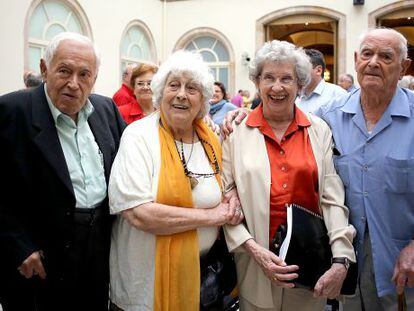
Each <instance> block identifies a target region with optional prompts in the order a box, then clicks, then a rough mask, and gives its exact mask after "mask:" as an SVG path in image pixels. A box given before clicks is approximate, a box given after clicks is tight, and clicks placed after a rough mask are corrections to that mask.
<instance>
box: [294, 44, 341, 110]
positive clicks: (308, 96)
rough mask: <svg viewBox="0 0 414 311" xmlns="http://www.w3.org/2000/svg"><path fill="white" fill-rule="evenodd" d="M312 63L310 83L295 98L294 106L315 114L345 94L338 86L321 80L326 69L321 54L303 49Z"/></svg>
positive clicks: (313, 50)
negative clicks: (321, 107)
mask: <svg viewBox="0 0 414 311" xmlns="http://www.w3.org/2000/svg"><path fill="white" fill-rule="evenodd" d="M305 53H306V55H308V56H309V58H310V61H311V63H312V67H313V69H312V72H311V82H310V83H309V84H308V85H307V86H306V88H305V89H304V90H303V91H302V93H301V94H300V95H299V96H298V97H297V98H296V105H297V106H298V107H299V108H300V109H301V110H302V111H304V112H315V111H316V110H317V109H318V108H319V107H320V106H324V105H326V104H329V103H330V102H331V101H333V100H335V99H337V98H338V97H342V96H345V95H346V94H347V92H346V91H345V90H344V89H343V88H341V87H340V86H338V85H335V84H332V83H328V82H325V80H324V79H323V77H324V72H325V68H326V64H325V59H324V57H323V54H322V53H321V52H320V51H318V50H315V49H305Z"/></svg>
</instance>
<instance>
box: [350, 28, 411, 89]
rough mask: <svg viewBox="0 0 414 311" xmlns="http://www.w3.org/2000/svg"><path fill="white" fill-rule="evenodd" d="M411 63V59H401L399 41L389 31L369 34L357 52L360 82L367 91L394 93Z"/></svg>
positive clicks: (356, 68) (356, 63)
mask: <svg viewBox="0 0 414 311" xmlns="http://www.w3.org/2000/svg"><path fill="white" fill-rule="evenodd" d="M409 64H410V61H409V60H400V51H399V41H398V39H397V38H396V37H395V34H393V33H390V32H388V31H377V32H374V33H371V34H369V35H367V36H366V37H365V39H364V41H363V42H362V44H361V47H360V50H359V52H358V53H355V70H356V72H357V75H358V82H359V84H360V86H361V89H362V90H363V91H365V92H367V91H375V92H379V91H381V92H382V93H385V94H384V95H387V94H389V95H390V94H394V92H395V88H396V87H397V83H398V80H399V79H400V78H401V77H402V76H403V75H404V73H405V71H406V69H407V68H408V66H409Z"/></svg>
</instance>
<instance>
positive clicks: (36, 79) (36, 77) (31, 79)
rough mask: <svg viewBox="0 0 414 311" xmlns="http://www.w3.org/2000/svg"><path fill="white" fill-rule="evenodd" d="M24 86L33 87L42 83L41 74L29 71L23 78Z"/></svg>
mask: <svg viewBox="0 0 414 311" xmlns="http://www.w3.org/2000/svg"><path fill="white" fill-rule="evenodd" d="M24 84H25V85H26V87H35V86H39V85H40V84H42V76H41V75H40V74H38V73H37V72H29V73H28V74H27V76H26V78H25V79H24Z"/></svg>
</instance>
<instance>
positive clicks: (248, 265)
mask: <svg viewBox="0 0 414 311" xmlns="http://www.w3.org/2000/svg"><path fill="white" fill-rule="evenodd" d="M307 117H308V119H309V121H310V122H311V126H310V127H308V132H309V138H310V142H311V146H312V150H313V154H314V156H315V159H316V164H317V167H318V183H319V208H320V210H321V212H322V215H323V217H324V220H325V224H326V227H327V229H328V236H329V240H330V244H331V248H332V254H333V256H334V257H348V258H349V259H350V260H351V261H353V262H355V260H356V259H355V253H354V248H353V246H352V240H353V238H354V236H355V229H354V227H353V226H352V225H350V224H349V223H348V209H347V208H346V207H345V206H344V197H345V193H344V187H343V184H342V181H341V179H340V178H339V176H338V175H337V174H336V171H335V167H334V164H333V160H332V148H333V142H332V134H331V130H330V129H329V127H328V125H327V124H326V123H325V122H324V121H322V120H321V119H320V118H318V117H316V116H314V115H311V114H307ZM246 119H247V118H246ZM246 119H245V120H244V121H243V122H242V124H240V125H238V126H237V125H233V129H234V131H233V133H232V134H231V135H230V136H229V137H227V139H226V140H225V141H224V142H223V175H222V177H223V181H224V189H225V191H226V192H227V191H229V190H231V189H232V188H234V187H237V191H238V194H239V198H240V202H241V205H242V208H243V213H244V215H245V220H246V224H247V227H246V226H245V225H244V224H240V225H237V226H229V225H228V226H225V228H224V230H225V234H226V240H227V245H228V248H229V250H230V251H232V252H234V253H235V261H236V267H237V276H238V283H239V290H240V295H241V296H242V297H243V298H244V299H247V300H248V301H249V302H250V303H252V304H254V305H256V306H258V307H260V308H272V307H273V298H272V288H271V281H270V280H269V279H268V278H267V277H266V276H265V274H264V273H263V271H262V270H261V268H260V267H259V266H258V265H257V263H256V262H255V260H254V259H253V258H252V257H250V255H249V254H248V253H247V252H246V250H245V249H244V247H243V246H242V244H243V243H244V242H246V241H247V240H248V239H251V238H253V239H254V240H255V241H256V242H257V243H259V244H260V245H262V246H263V247H265V248H267V249H269V206H270V164H269V158H268V156H267V150H266V145H265V140H264V136H263V135H262V133H261V132H260V131H259V129H258V128H252V127H249V126H246V124H245V122H246ZM274 286H275V285H274ZM280 290H281V288H280Z"/></svg>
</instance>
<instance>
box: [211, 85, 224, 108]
mask: <svg viewBox="0 0 414 311" xmlns="http://www.w3.org/2000/svg"><path fill="white" fill-rule="evenodd" d="M223 97H224V94H223V92H222V91H221V88H220V87H219V86H217V85H215V86H214V93H213V97H212V98H211V101H210V102H211V103H212V104H217V103H218V102H219V101H220V100H222V99H223Z"/></svg>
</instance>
